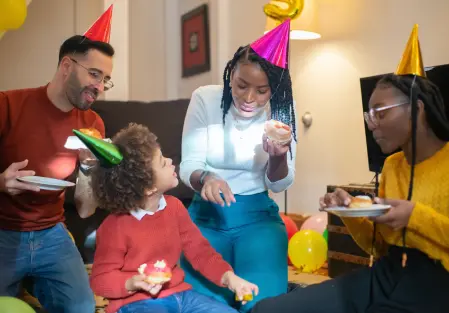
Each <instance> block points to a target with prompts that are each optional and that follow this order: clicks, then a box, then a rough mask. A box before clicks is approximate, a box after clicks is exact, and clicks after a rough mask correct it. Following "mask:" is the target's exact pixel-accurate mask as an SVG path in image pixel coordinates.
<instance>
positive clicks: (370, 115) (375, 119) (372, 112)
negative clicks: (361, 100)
mask: <svg viewBox="0 0 449 313" xmlns="http://www.w3.org/2000/svg"><path fill="white" fill-rule="evenodd" d="M408 103H409V102H408V101H407V102H401V103H395V104H390V105H386V106H383V107H379V108H371V109H369V111H368V112H363V117H364V118H365V122H366V123H368V124H369V123H371V124H373V125H374V126H379V120H380V117H379V112H383V111H385V110H389V109H393V108H396V107H398V106H401V105H404V104H408Z"/></svg>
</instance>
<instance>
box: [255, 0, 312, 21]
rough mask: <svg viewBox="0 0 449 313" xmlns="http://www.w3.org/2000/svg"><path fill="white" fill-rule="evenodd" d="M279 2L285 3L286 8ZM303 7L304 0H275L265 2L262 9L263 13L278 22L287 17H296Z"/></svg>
mask: <svg viewBox="0 0 449 313" xmlns="http://www.w3.org/2000/svg"><path fill="white" fill-rule="evenodd" d="M281 3H285V4H287V8H285V9H284V8H283V6H282V5H281ZM303 9H304V0H275V1H270V3H268V4H265V5H264V7H263V11H264V12H265V15H267V16H268V17H271V18H272V19H274V20H276V21H277V23H278V24H280V23H282V22H283V21H285V20H286V19H287V18H291V19H295V18H297V17H298V16H299V15H300V14H301V12H302V10H303Z"/></svg>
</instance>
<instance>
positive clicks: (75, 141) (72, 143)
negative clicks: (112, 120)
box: [64, 136, 112, 150]
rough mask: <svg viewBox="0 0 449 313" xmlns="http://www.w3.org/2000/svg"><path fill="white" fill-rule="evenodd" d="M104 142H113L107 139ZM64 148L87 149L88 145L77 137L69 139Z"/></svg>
mask: <svg viewBox="0 0 449 313" xmlns="http://www.w3.org/2000/svg"><path fill="white" fill-rule="evenodd" d="M103 140H104V141H106V142H112V141H111V139H109V138H105V139H103ZM64 148H66V149H70V150H78V149H87V147H86V145H85V144H84V143H83V142H82V141H81V140H80V139H79V138H78V137H76V136H69V137H67V141H66V142H65V144H64Z"/></svg>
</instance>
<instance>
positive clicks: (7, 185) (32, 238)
mask: <svg viewBox="0 0 449 313" xmlns="http://www.w3.org/2000/svg"><path fill="white" fill-rule="evenodd" d="M111 13H112V7H110V8H109V9H108V10H107V11H106V12H105V14H104V15H103V16H102V17H100V18H99V19H98V20H97V22H95V23H94V24H93V25H92V27H91V28H90V30H88V31H87V32H86V34H85V36H79V35H77V36H73V37H70V38H68V39H67V40H66V41H65V42H64V43H63V44H62V45H61V47H60V51H59V60H58V67H57V70H56V73H55V75H54V77H53V79H52V80H51V81H50V82H49V83H48V84H47V85H45V86H41V87H37V88H30V89H21V90H9V91H4V92H0V154H1V155H2V157H1V158H0V173H1V174H0V247H1V248H0V269H1V275H0V276H1V279H0V296H17V293H18V291H19V285H20V282H21V281H22V279H23V278H24V277H30V278H31V279H32V280H33V282H34V290H35V296H36V297H37V298H38V299H39V301H40V302H41V304H42V306H43V307H44V308H45V309H46V311H47V312H49V313H62V312H63V313H69V312H70V313H72V312H73V313H80V312H83V313H92V312H94V310H95V301H94V297H93V294H92V291H91V289H90V287H89V282H88V277H87V273H86V270H85V268H84V264H83V262H82V259H81V257H80V254H79V252H78V250H77V248H76V246H75V244H74V243H73V242H72V240H71V238H70V236H69V234H68V232H67V230H66V229H65V227H64V224H63V221H64V208H63V204H64V190H56V191H54V189H53V190H52V191H50V190H49V189H51V188H49V187H48V186H46V185H45V184H43V181H45V180H48V178H53V179H59V180H63V181H64V180H68V179H69V177H70V176H72V174H75V175H76V174H78V173H76V172H75V169H76V168H78V167H77V164H78V162H81V163H83V162H84V161H86V160H85V159H84V158H83V157H82V156H83V155H86V153H83V154H81V153H80V154H78V151H77V150H68V149H66V148H65V147H64V146H65V143H66V141H67V139H68V137H69V136H71V134H72V129H74V128H76V129H80V128H94V129H96V130H97V131H99V132H100V133H101V134H102V136H104V123H103V121H102V120H101V118H100V117H99V116H98V115H97V114H96V113H95V112H93V111H92V110H91V109H90V108H91V105H92V104H93V103H94V101H95V100H96V99H97V97H98V96H99V95H100V94H102V93H103V92H104V91H106V90H108V89H110V88H111V87H112V86H113V83H112V81H111V72H112V57H113V55H114V49H113V48H112V46H111V45H110V44H109V43H108V41H109V34H110V19H111ZM33 179H34V181H37V184H33V183H30V182H31V181H32V180H33ZM77 181H78V184H77V185H76V187H75V202H76V203H77V209H78V212H79V214H80V216H81V217H83V218H84V217H87V216H89V215H91V214H92V213H93V212H94V210H95V208H96V204H95V201H93V199H92V198H90V197H89V196H87V193H84V192H83V188H85V186H84V187H83V186H82V185H83V184H82V183H81V182H84V185H85V184H86V183H85V182H86V178H85V176H84V175H81V176H78V179H77ZM56 184H57V185H58V184H61V182H60V181H59V182H56ZM53 187H54V186H53ZM56 189H57V188H56ZM61 189H63V188H61Z"/></svg>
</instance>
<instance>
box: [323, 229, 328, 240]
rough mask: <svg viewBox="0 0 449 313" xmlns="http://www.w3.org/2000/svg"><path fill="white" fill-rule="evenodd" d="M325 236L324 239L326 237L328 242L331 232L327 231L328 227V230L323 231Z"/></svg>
mask: <svg viewBox="0 0 449 313" xmlns="http://www.w3.org/2000/svg"><path fill="white" fill-rule="evenodd" d="M323 237H324V239H326V242H328V238H329V232H328V231H327V228H326V230H325V231H324V233H323Z"/></svg>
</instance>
